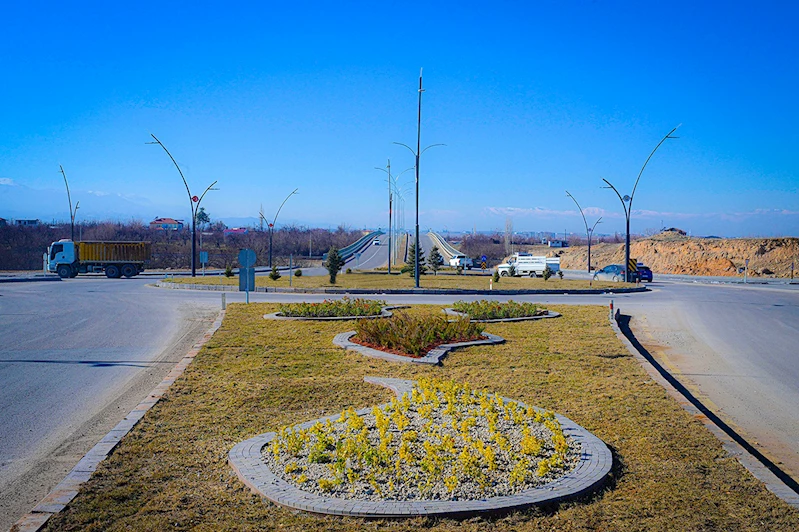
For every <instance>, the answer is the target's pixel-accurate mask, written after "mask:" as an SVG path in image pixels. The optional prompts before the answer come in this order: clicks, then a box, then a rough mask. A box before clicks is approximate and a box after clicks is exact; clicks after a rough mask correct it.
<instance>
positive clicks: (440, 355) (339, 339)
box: [333, 331, 505, 366]
mask: <svg viewBox="0 0 799 532" xmlns="http://www.w3.org/2000/svg"><path fill="white" fill-rule="evenodd" d="M353 336H355V331H347V332H343V333H339V334H337V335H336V336H335V337H334V338H333V343H334V344H336V345H337V346H339V347H343V348H344V349H349V350H351V351H357V352H358V353H360V354H362V355H364V356H367V357H370V358H380V359H382V360H388V361H389V362H403V363H405V364H431V365H435V366H440V365H441V361H442V360H443V359H444V357H445V356H447V355H448V354H449V352H450V351H452V350H453V349H457V348H459V347H469V346H473V345H493V344H501V343H503V342H504V341H505V339H504V338H502V337H501V336H497V335H496V334H489V333H486V332H484V333H483V336H485V337H486V339H485V340H474V341H471V342H459V343H453V344H441V345H440V346H438V347H436V348H434V349H431V350H430V351H428V352H427V354H426V355H425V356H423V357H419V358H414V357H406V356H402V355H395V354H394V353H387V352H385V351H380V350H379V349H372V348H371V347H366V346H365V345H361V344H356V343H355V342H352V341H350V338H352V337H353Z"/></svg>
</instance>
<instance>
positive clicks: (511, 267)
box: [508, 264, 516, 277]
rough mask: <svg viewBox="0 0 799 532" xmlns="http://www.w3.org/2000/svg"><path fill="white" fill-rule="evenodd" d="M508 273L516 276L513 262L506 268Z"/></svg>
mask: <svg viewBox="0 0 799 532" xmlns="http://www.w3.org/2000/svg"><path fill="white" fill-rule="evenodd" d="M508 275H509V276H510V277H516V266H514V265H513V264H511V265H510V268H508Z"/></svg>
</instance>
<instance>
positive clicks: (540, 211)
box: [483, 207, 621, 218]
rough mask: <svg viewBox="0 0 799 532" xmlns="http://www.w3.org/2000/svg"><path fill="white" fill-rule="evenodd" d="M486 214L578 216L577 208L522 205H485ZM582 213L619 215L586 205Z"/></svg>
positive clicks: (608, 215) (542, 216)
mask: <svg viewBox="0 0 799 532" xmlns="http://www.w3.org/2000/svg"><path fill="white" fill-rule="evenodd" d="M483 212H485V213H486V214H494V215H501V216H517V217H522V218H523V217H528V216H529V217H531V218H546V217H551V216H580V212H579V211H577V210H565V211H559V210H555V209H544V208H542V207H535V208H532V209H526V208H522V207H486V208H485V209H483ZM583 213H585V214H586V215H591V216H602V217H603V218H618V217H620V216H621V215H620V214H619V213H616V212H612V211H606V210H605V209H600V208H598V207H588V208H586V209H583Z"/></svg>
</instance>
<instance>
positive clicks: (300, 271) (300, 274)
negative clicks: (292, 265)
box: [294, 269, 302, 277]
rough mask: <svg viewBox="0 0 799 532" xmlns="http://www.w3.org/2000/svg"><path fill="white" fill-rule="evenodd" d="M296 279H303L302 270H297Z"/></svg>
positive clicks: (295, 272)
mask: <svg viewBox="0 0 799 532" xmlns="http://www.w3.org/2000/svg"><path fill="white" fill-rule="evenodd" d="M294 277H302V270H299V269H298V270H295V271H294Z"/></svg>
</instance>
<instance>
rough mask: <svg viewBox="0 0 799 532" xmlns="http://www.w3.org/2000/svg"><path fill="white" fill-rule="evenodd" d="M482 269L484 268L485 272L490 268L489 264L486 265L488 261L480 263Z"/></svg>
mask: <svg viewBox="0 0 799 532" xmlns="http://www.w3.org/2000/svg"><path fill="white" fill-rule="evenodd" d="M480 268H482V269H483V270H485V269H486V268H488V264H486V261H483V262H481V263H480Z"/></svg>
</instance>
